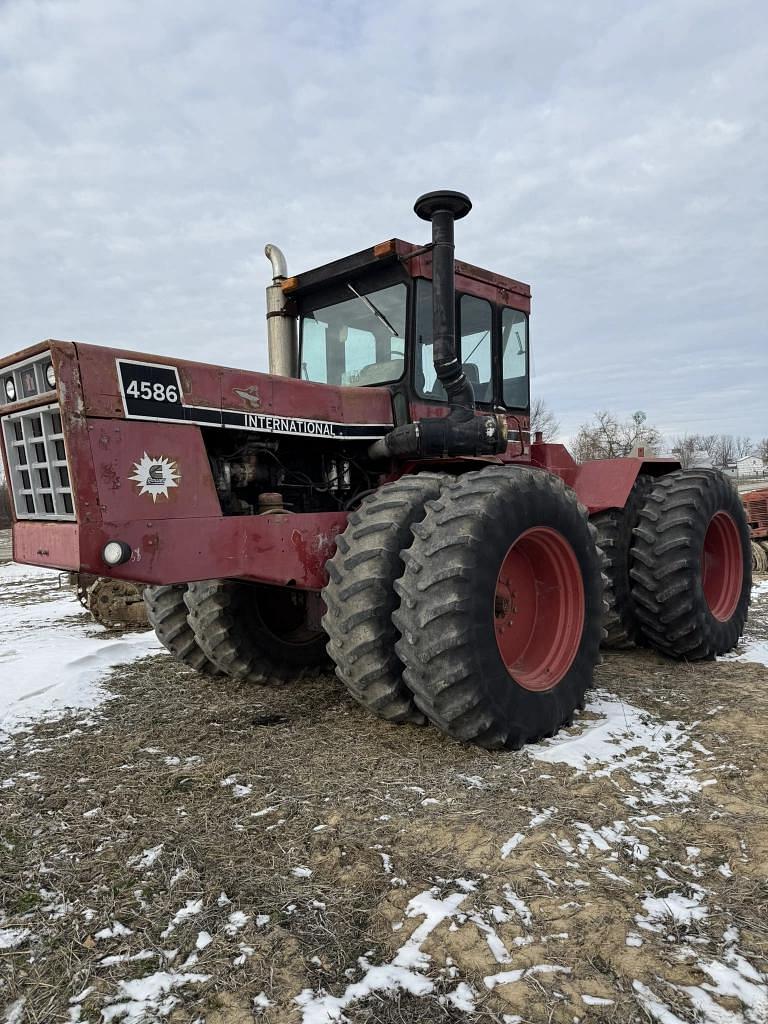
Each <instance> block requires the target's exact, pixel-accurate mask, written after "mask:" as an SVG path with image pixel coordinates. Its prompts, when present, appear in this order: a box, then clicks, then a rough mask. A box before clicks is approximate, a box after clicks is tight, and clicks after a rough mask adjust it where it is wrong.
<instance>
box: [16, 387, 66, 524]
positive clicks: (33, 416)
mask: <svg viewBox="0 0 768 1024" xmlns="http://www.w3.org/2000/svg"><path fill="white" fill-rule="evenodd" d="M2 423H3V433H4V439H5V450H6V452H7V453H8V468H9V471H10V474H11V479H10V485H11V492H12V494H13V500H14V506H15V509H16V518H17V519H50V520H67V521H71V520H74V519H75V508H74V502H73V498H72V479H71V476H70V471H69V464H68V462H67V453H66V447H65V444H64V433H63V429H62V422H61V409H60V408H59V405H58V403H53V404H51V405H44V406H37V407H36V408H34V409H25V410H23V411H21V412H15V413H9V414H8V415H7V416H4V417H3V419H2ZM41 449H42V451H41ZM41 454H42V455H43V458H40V456H41Z"/></svg>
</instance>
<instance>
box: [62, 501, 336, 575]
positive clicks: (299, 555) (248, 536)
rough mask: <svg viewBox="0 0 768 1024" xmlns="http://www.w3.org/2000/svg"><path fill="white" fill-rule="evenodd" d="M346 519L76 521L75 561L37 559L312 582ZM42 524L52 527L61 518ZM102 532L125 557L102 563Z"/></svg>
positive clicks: (140, 571) (99, 567) (121, 569)
mask: <svg viewBox="0 0 768 1024" xmlns="http://www.w3.org/2000/svg"><path fill="white" fill-rule="evenodd" d="M346 523H347V514H346V513H345V512H319V513H314V514H283V515H263V516H226V517H223V516H220V517H217V518H211V519H203V518H198V519H154V518H145V519H141V520H140V519H134V520H131V521H128V522H115V523H103V524H101V525H99V526H96V525H93V526H91V525H89V526H83V527H81V529H80V549H79V550H80V565H78V566H71V565H70V564H69V563H68V564H67V565H66V566H58V565H56V563H55V562H54V561H51V560H46V561H45V563H44V564H49V565H56V567H57V568H76V569H79V570H81V571H84V572H92V573H95V574H96V575H101V576H111V577H114V578H116V579H124V580H131V581H133V582H136V583H155V584H160V583H185V582H189V581H193V580H206V579H218V578H238V579H250V580H254V581H259V582H262V583H273V584H276V585H279V586H290V587H296V588H297V589H299V590H319V589H320V588H321V587H323V586H324V585H325V583H326V581H327V574H326V571H325V563H326V561H327V560H328V559H329V558H330V557H331V555H332V554H333V553H334V551H335V550H336V536H337V535H338V534H339V533H340V532H341V531H342V530H343V529H344V527H345V526H346ZM45 525H46V527H47V529H48V530H50V531H52V532H53V533H55V532H57V531H58V530H59V529H60V528H61V526H63V525H65V524H60V523H46V524H45ZM67 525H69V524H67ZM109 540H121V541H124V542H125V543H126V544H129V545H130V547H131V549H132V551H133V554H132V557H131V560H130V561H129V562H126V563H125V565H121V566H117V567H115V568H110V567H108V566H106V565H105V564H104V562H103V561H102V558H101V552H102V550H103V547H104V545H105V544H106V543H107V541H109Z"/></svg>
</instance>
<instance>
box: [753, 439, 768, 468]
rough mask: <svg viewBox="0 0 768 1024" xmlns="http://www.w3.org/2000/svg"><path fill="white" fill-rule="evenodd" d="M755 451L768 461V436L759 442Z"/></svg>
mask: <svg viewBox="0 0 768 1024" xmlns="http://www.w3.org/2000/svg"><path fill="white" fill-rule="evenodd" d="M755 451H756V452H757V454H758V455H759V456H760V458H761V459H762V460H763V462H768V437H764V438H763V439H762V440H761V441H758V442H757V444H756V445H755Z"/></svg>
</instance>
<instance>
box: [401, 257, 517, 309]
mask: <svg viewBox="0 0 768 1024" xmlns="http://www.w3.org/2000/svg"><path fill="white" fill-rule="evenodd" d="M406 266H407V267H408V272H409V273H410V274H411V276H412V277H426V278H429V279H430V280H431V278H432V253H431V252H430V251H426V252H425V251H423V250H422V251H420V252H419V253H418V254H417V255H414V256H412V257H411V258H410V259H408V260H407V262H406ZM456 291H457V292H462V293H465V294H467V295H476V296H477V297H478V298H481V299H488V301H489V302H493V303H497V302H500V303H502V304H503V305H505V306H509V307H510V308H511V309H518V310H520V312H521V313H530V311H531V289H530V287H529V286H528V285H527V284H523V283H522V282H521V281H515V280H513V278H511V277H503V276H502V275H501V274H493V273H491V272H490V271H487V270H481V269H480V268H479V267H473V266H471V265H470V264H469V263H462V262H460V261H459V260H457V261H456Z"/></svg>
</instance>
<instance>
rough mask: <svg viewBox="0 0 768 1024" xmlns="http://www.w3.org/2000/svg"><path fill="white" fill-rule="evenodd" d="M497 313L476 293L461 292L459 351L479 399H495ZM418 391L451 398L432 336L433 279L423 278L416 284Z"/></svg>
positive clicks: (433, 396)
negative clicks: (440, 375) (436, 360)
mask: <svg viewBox="0 0 768 1024" xmlns="http://www.w3.org/2000/svg"><path fill="white" fill-rule="evenodd" d="M492 328H493V313H492V308H491V304H490V302H487V301H486V300H485V299H478V298H476V297H475V296H474V295H460V296H459V304H458V323H457V324H456V329H457V331H458V333H459V354H460V356H461V359H462V362H463V364H464V373H465V374H466V376H467V380H468V381H469V382H470V384H471V385H472V387H473V389H474V392H475V399H476V401H478V402H492V401H493V369H492V368H493V360H492V357H491V353H492V351H493V346H492V338H493V330H492ZM415 333H416V381H415V383H416V391H417V392H418V394H419V395H421V396H422V397H423V398H432V399H436V400H437V401H440V402H445V401H447V395H446V393H445V389H444V388H443V385H442V384H441V383H440V381H439V380H438V379H437V375H436V374H435V367H434V348H433V339H432V282H431V281H425V280H423V279H420V280H419V281H418V282H417V286H416V332H415Z"/></svg>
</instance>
